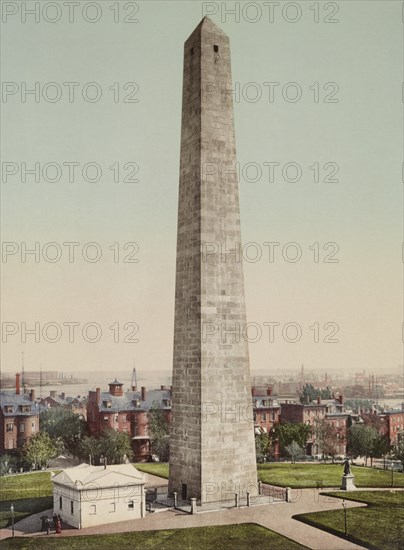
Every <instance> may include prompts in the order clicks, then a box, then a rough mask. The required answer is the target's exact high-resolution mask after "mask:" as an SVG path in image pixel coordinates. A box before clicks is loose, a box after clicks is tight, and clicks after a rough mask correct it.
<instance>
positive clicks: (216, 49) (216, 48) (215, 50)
mask: <svg viewBox="0 0 404 550" xmlns="http://www.w3.org/2000/svg"><path fill="white" fill-rule="evenodd" d="M213 51H214V52H215V53H219V46H217V45H216V44H215V45H214V46H213Z"/></svg>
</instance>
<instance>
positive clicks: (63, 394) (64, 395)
mask: <svg viewBox="0 0 404 550" xmlns="http://www.w3.org/2000/svg"><path fill="white" fill-rule="evenodd" d="M60 397H61V398H62V399H63V401H64V400H65V399H66V394H65V392H64V391H62V393H61V394H60Z"/></svg>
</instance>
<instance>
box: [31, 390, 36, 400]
mask: <svg viewBox="0 0 404 550" xmlns="http://www.w3.org/2000/svg"><path fill="white" fill-rule="evenodd" d="M30 399H31V401H35V390H34V389H32V390H31V393H30Z"/></svg>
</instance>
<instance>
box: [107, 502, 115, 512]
mask: <svg viewBox="0 0 404 550" xmlns="http://www.w3.org/2000/svg"><path fill="white" fill-rule="evenodd" d="M109 511H110V512H116V504H115V502H111V503H110V504H109Z"/></svg>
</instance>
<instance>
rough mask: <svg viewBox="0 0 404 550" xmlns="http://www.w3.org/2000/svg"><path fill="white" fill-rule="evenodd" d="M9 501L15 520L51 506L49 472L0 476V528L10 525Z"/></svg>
mask: <svg viewBox="0 0 404 550" xmlns="http://www.w3.org/2000/svg"><path fill="white" fill-rule="evenodd" d="M11 503H12V504H14V521H15V522H17V521H19V520H20V519H23V518H26V517H28V516H30V515H31V514H36V513H37V512H42V510H48V509H49V508H52V506H53V501H52V483H51V475H50V472H38V473H32V474H19V475H17V476H10V477H8V476H6V477H1V478H0V529H2V528H4V527H7V525H11V512H10V505H11Z"/></svg>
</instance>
